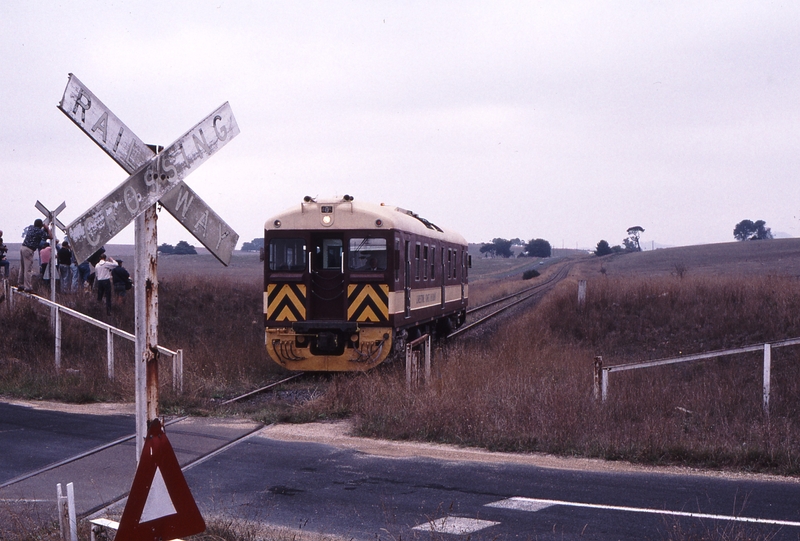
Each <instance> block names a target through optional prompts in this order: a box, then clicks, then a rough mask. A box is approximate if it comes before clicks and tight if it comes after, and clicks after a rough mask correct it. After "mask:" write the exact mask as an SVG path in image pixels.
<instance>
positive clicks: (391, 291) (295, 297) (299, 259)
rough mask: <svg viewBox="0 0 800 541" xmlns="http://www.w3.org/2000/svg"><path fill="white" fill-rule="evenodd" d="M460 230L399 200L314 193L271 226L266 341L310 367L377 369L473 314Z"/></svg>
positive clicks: (277, 353) (287, 361) (287, 359)
mask: <svg viewBox="0 0 800 541" xmlns="http://www.w3.org/2000/svg"><path fill="white" fill-rule="evenodd" d="M468 267H469V255H468V253H467V243H466V241H465V240H464V237H462V236H461V235H459V234H457V233H454V232H450V231H446V230H443V229H442V228H440V227H438V226H436V225H435V224H433V223H432V222H430V221H428V220H426V219H424V218H422V217H420V216H418V215H417V214H415V213H413V212H411V211H408V210H404V209H401V208H398V207H394V206H387V205H384V204H380V205H377V204H370V203H364V202H360V201H355V200H354V199H353V197H351V196H347V195H346V196H344V197H343V198H337V199H327V200H321V199H319V200H318V199H314V198H311V197H305V198H304V200H303V201H302V202H301V203H300V205H299V207H294V208H292V209H290V210H288V211H286V212H284V213H282V214H278V215H277V216H274V217H272V218H270V219H269V220H267V222H266V223H265V225H264V318H265V327H266V331H265V341H266V347H267V351H268V352H269V355H270V357H271V358H272V360H274V361H275V362H276V363H278V364H280V365H282V366H284V367H286V368H288V369H290V370H301V371H354V370H368V369H370V368H373V367H374V366H376V365H378V364H380V363H381V362H383V361H384V360H385V359H386V358H387V357H388V356H389V355H390V354H391V353H392V352H393V351H397V352H399V351H403V349H404V348H405V344H406V343H407V342H408V341H409V340H413V339H414V338H416V337H418V336H420V335H421V334H423V333H426V332H430V333H433V334H434V335H436V334H439V335H441V334H446V333H447V332H449V331H450V330H453V329H455V328H457V327H459V326H460V325H461V324H462V323H463V322H464V320H465V318H466V310H467V299H468V295H469V287H468V281H467V274H468Z"/></svg>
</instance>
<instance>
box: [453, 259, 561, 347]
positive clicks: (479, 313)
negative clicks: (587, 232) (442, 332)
mask: <svg viewBox="0 0 800 541" xmlns="http://www.w3.org/2000/svg"><path fill="white" fill-rule="evenodd" d="M571 268H572V263H571V262H566V263H563V264H562V265H561V267H560V268H559V269H558V270H557V271H556V272H555V273H553V274H552V275H550V276H549V277H547V278H546V279H545V280H543V281H542V282H539V283H537V284H535V285H533V286H531V287H529V288H526V289H523V290H521V291H518V292H516V293H512V294H511V295H507V296H505V297H503V298H501V299H496V300H494V301H491V302H488V303H485V304H482V305H480V306H476V307H474V308H470V309H469V310H467V320H468V322H467V323H466V324H465V325H464V326H462V327H461V328H459V329H458V330H456V331H453V332H452V333H450V334H448V335H447V339H448V340H449V339H451V338H455V337H457V336H460V335H462V334H464V333H466V332H467V331H470V330H472V329H475V328H476V327H480V326H481V325H483V324H484V323H487V322H488V321H491V320H492V319H494V318H495V317H497V316H499V315H500V314H502V313H503V312H505V311H506V310H508V309H510V308H513V307H514V306H516V305H518V304H521V303H523V302H525V301H527V300H531V299H533V298H541V297H542V296H543V295H544V294H545V293H547V292H549V291H551V290H552V289H553V288H554V287H555V286H556V284H558V282H560V281H561V280H563V279H564V278H566V277H567V275H568V274H569V271H570V269H571ZM498 305H499V307H498Z"/></svg>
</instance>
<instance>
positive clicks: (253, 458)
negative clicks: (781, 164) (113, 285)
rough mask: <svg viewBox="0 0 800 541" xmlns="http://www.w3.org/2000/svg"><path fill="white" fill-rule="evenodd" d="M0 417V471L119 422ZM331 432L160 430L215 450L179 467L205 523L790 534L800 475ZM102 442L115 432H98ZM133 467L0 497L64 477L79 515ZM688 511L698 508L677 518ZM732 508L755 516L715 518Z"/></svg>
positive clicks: (85, 441) (38, 502)
mask: <svg viewBox="0 0 800 541" xmlns="http://www.w3.org/2000/svg"><path fill="white" fill-rule="evenodd" d="M0 414H2V422H3V425H2V426H4V427H7V426H11V427H14V426H17V427H19V426H22V427H23V428H22V429H20V428H17V429H10V430H5V429H4V430H5V431H3V432H0V448H2V449H3V450H4V451H5V450H6V449H12V448H11V447H7V446H6V445H7V444H8V443H9V442H12V441H14V442H16V443H14V445H15V446H16V447H13V451H12V453H7V452H3V455H2V458H0V472H3V473H2V475H3V476H4V478H5V479H6V480H7V479H10V478H12V477H18V476H19V475H20V474H21V473H23V472H24V471H30V470H34V469H37V468H39V467H40V466H41V465H42V463H43V462H46V461H48V460H52V459H60V458H64V456H66V455H68V454H70V453H73V452H75V451H85V450H86V449H87V448H89V447H91V446H93V445H94V444H96V443H97V440H98V438H99V439H101V440H102V439H103V438H100V437H98V436H91V437H90V436H87V433H88V432H94V431H93V430H91V429H87V427H92V426H96V425H97V424H98V423H106V424H109V426H117V428H116V430H117V433H119V432H124V430H125V428H126V426H127V424H126V423H129V422H131V420H130V419H129V418H127V417H125V416H122V417H121V418H117V417H116V416H105V417H104V419H100V420H98V419H97V418H96V416H87V415H77V414H67V417H66V418H62V417H61V416H60V415H59V416H53V415H52V412H46V411H45V412H36V411H30V410H27V409H24V408H23V409H22V410H20V409H16V408H4V409H0ZM54 420H55V421H54ZM331 427H334V428H335V427H336V425H326V426H325V427H323V428H325V429H327V432H326V431H325V430H323V431H322V436H315V435H314V434H315V433H314V431H313V430H311V429H309V428H306V427H297V428H294V427H290V428H281V427H266V428H261V429H259V427H258V425H256V424H254V423H250V422H247V421H241V420H220V419H187V420H185V421H181V422H179V423H176V424H175V425H172V426H171V427H169V428H168V429H167V434H168V436H169V438H170V441H171V442H172V445H173V447H174V448H175V450H176V453H177V454H178V458H179V461H180V463H181V464H182V465H185V464H191V463H193V461H194V460H196V459H197V458H198V457H201V456H205V455H207V454H208V453H210V452H212V451H214V450H219V452H218V453H217V454H214V455H212V456H210V457H209V458H208V459H206V460H203V461H199V462H194V465H193V466H190V467H189V468H188V469H186V471H185V475H186V479H187V481H188V482H189V486H190V487H191V489H192V492H193V494H194V495H195V498H196V499H197V501H198V504H199V505H200V508H201V511H202V512H203V514H204V516H205V517H206V519H207V520H209V519H213V518H214V517H216V516H234V517H238V518H243V519H250V520H255V521H259V522H265V523H270V524H274V525H282V526H286V527H289V528H301V529H302V530H304V531H307V532H322V533H326V534H336V535H341V536H344V537H347V538H349V539H364V540H366V539H370V540H375V539H385V540H397V539H401V538H404V539H423V540H427V539H443V538H452V539H467V538H469V539H470V540H483V539H493V540H494V539H578V538H581V539H631V540H633V539H636V540H640V539H665V538H669V536H668V535H667V533H668V532H673V531H674V530H676V529H677V530H680V531H684V532H689V531H694V532H698V531H702V532H714V531H723V530H724V531H725V532H727V533H728V535H729V537H734V536H733V535H731V532H734V531H735V530H736V529H738V530H741V531H745V532H750V533H751V534H755V533H761V534H762V535H766V534H768V533H774V534H775V537H774V538H773V539H776V540H777V539H781V540H783V539H800V483H798V482H794V481H786V480H772V479H767V478H759V477H753V476H738V477H737V478H734V479H725V478H723V477H721V476H709V475H686V474H683V475H681V474H676V473H652V472H645V471H641V470H638V471H637V470H636V469H630V470H629V471H612V470H611V469H610V468H604V469H603V468H601V469H603V471H597V470H596V469H594V468H592V467H588V465H589V461H578V462H577V463H575V462H570V461H552V460H551V461H548V460H546V459H541V460H540V459H538V458H532V457H530V456H523V455H503V454H487V453H479V452H475V451H469V450H458V449H454V448H451V447H444V446H433V445H410V444H396V443H380V442H378V443H376V442H370V441H368V440H363V439H358V438H347V437H343V436H339V437H335V438H332V437H331V436H330V434H331V429H332V428H331ZM254 430H255V431H254ZM292 431H295V432H300V433H303V434H304V435H303V436H302V437H294V436H291V435H290V434H292V433H293V432H292ZM334 432H335V430H334ZM115 434H116V433H115ZM29 436H30V438H29ZM240 437H243V439H241V440H239V443H237V444H235V445H232V446H229V447H224V446H225V445H226V443H227V442H229V441H232V440H234V439H236V438H240ZM105 439H107V440H112V439H114V438H112V437H111V435H110V433H109V434H107V436H106V438H105ZM300 440H305V441H300ZM26 441H27V442H29V445H27V446H26V444H25V443H24V442H26ZM38 450H41V453H38V452H37V451H38ZM54 450H58V451H54ZM11 454H14V455H15V456H13V457H11ZM570 464H572V466H570ZM575 464H577V465H578V466H579V467H575V466H574V465H575ZM133 469H134V461H133V456H132V442H127V443H122V444H119V445H115V446H113V447H112V448H110V449H108V450H105V451H103V452H100V453H95V454H92V455H90V456H88V457H85V458H83V459H81V460H79V461H77V462H75V463H71V464H69V465H64V466H60V467H58V468H55V469H53V470H49V471H47V472H45V473H42V474H40V475H37V476H34V477H32V478H30V479H26V480H25V481H21V482H18V483H14V484H11V485H9V486H5V487H3V488H0V499H2V500H5V501H6V502H7V503H8V502H14V501H16V502H23V503H24V504H25V506H26V507H24V510H25V512H28V511H31V510H32V507H31V506H36V508H35V509H36V512H37V513H40V514H42V516H46V515H48V514H52V515H53V516H54V513H55V501H54V500H55V483H56V482H62V483H66V482H69V481H75V482H76V496H77V498H78V500H79V501H78V512H79V514H85V513H88V512H89V511H90V510H92V509H96V508H97V507H99V506H101V503H102V502H107V501H111V500H114V499H116V498H119V497H120V496H123V495H124V494H125V493H126V492H127V490H128V489H129V488H130V486H129V485H130V481H131V479H132V474H133ZM0 485H2V481H0ZM119 510H120V509H119V507H117V509H116V511H117V512H119ZM112 512H114V510H113V509H112ZM697 513H700V514H702V515H705V516H702V517H696V516H695V517H689V516H685V515H687V514H697ZM733 515H737V516H738V517H739V518H740V519H744V518H746V519H749V520H754V521H760V522H752V523H746V522H742V523H735V522H731V521H730V520H722V519H721V518H720V517H730V516H733ZM443 535H444V536H445V537H443Z"/></svg>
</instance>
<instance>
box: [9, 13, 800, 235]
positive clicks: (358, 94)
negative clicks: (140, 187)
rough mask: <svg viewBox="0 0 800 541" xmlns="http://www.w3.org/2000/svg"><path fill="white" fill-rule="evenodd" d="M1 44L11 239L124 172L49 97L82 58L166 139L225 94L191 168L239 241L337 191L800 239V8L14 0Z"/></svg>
mask: <svg viewBox="0 0 800 541" xmlns="http://www.w3.org/2000/svg"><path fill="white" fill-rule="evenodd" d="M0 43H1V44H2V54H0V80H2V83H0V85H2V103H3V114H2V118H3V122H2V130H0V171H2V172H1V173H0V175H2V176H1V177H0V178H1V179H2V180H0V201H1V202H2V204H1V205H0V209H1V210H0V229H2V230H4V231H5V240H6V242H19V241H20V234H21V231H22V229H23V227H24V226H26V225H28V224H29V223H31V222H32V221H33V220H34V219H35V218H37V217H40V214H39V212H38V211H37V210H35V208H34V204H35V202H36V200H37V199H39V200H40V201H41V202H42V203H44V204H45V205H46V206H48V207H49V208H54V207H56V206H57V205H58V204H59V203H61V201H66V204H67V208H66V210H65V211H64V212H63V213H62V214H61V215H60V218H61V219H62V221H63V222H65V223H69V222H71V221H72V220H73V219H75V218H77V217H78V216H79V215H80V214H81V213H83V212H84V211H86V210H87V209H88V208H89V207H91V206H92V205H93V204H94V203H96V202H97V201H98V200H100V199H101V198H102V197H103V196H105V195H106V194H107V193H108V192H109V191H110V190H111V189H112V188H113V187H114V186H116V185H117V184H119V183H121V182H122V181H123V180H125V178H126V177H127V175H126V174H125V173H124V172H123V170H122V169H121V168H120V167H119V166H118V165H116V164H115V163H114V162H113V161H112V160H111V159H110V158H109V157H108V156H107V155H106V154H105V153H104V152H103V151H102V150H100V148H99V147H97V146H96V145H95V144H94V143H93V142H92V141H91V140H90V139H89V138H88V137H87V136H86V135H84V134H83V133H82V132H81V131H80V130H79V129H78V128H77V127H76V126H75V125H74V124H73V123H72V122H71V121H70V120H69V119H67V117H66V116H64V115H63V114H62V113H61V112H60V111H59V110H58V109H57V108H56V105H57V103H58V101H59V100H60V99H61V96H62V94H63V92H64V88H65V86H66V83H67V74H68V73H74V74H75V75H76V76H77V77H78V78H80V79H81V81H82V82H83V83H84V84H86V85H87V87H88V88H89V89H90V90H92V91H93V92H94V93H95V94H96V95H97V96H98V98H99V99H101V100H102V101H103V102H104V103H105V104H106V105H107V106H108V107H109V108H110V109H111V110H112V111H113V112H114V113H116V115H117V116H118V117H119V118H120V119H122V120H123V121H124V122H125V123H126V124H127V125H128V126H129V127H130V128H131V129H132V130H133V131H134V132H135V133H136V134H137V135H138V136H139V137H140V138H141V139H143V140H145V141H146V142H151V143H159V144H169V143H171V142H172V141H174V140H175V139H177V138H178V137H179V136H180V135H182V134H183V133H184V132H185V131H186V130H188V129H189V128H191V127H192V126H194V125H195V124H196V123H197V122H199V121H200V120H201V119H202V118H204V117H205V116H206V115H208V114H209V113H210V112H211V111H213V110H214V109H215V108H217V107H218V106H219V105H221V104H222V103H224V102H225V101H228V102H230V104H231V107H232V109H233V112H234V115H235V116H236V119H237V121H238V123H239V127H240V129H241V133H240V135H239V136H238V137H237V138H235V139H234V140H233V141H231V142H230V144H228V145H227V146H225V147H224V148H223V149H222V150H220V152H219V153H217V154H216V155H214V156H213V157H211V158H210V159H209V160H208V162H207V163H206V164H204V165H202V166H201V167H199V168H198V169H197V171H196V172H195V173H193V174H191V175H190V176H188V177H187V179H186V182H187V184H189V185H190V186H191V187H192V188H194V190H195V191H197V192H198V193H199V194H200V195H201V197H203V199H205V200H206V201H207V202H208V203H210V204H211V206H212V207H213V208H214V209H215V210H216V211H217V212H218V213H219V214H220V215H221V216H222V217H223V218H224V219H225V220H226V221H227V222H228V223H229V224H231V226H233V228H234V229H235V230H236V231H237V232H238V233H239V235H240V236H241V240H243V241H244V240H251V239H252V238H254V237H258V236H261V235H262V234H263V223H264V222H265V220H266V219H267V218H269V217H270V216H271V215H273V214H276V213H278V212H280V211H283V210H284V209H285V208H287V207H289V206H292V205H296V204H298V203H299V202H300V200H301V199H302V197H303V196H304V195H311V196H328V195H344V194H350V195H353V196H354V197H356V198H358V199H362V200H368V201H372V202H376V203H380V202H385V203H387V204H394V205H398V206H401V207H404V208H407V209H411V210H414V211H416V212H418V213H419V214H421V215H422V216H424V217H426V218H428V219H430V220H431V221H433V222H435V223H437V224H439V225H441V226H443V227H446V228H449V229H454V230H457V231H459V232H460V233H462V234H463V235H464V236H465V237H466V238H467V239H468V240H469V241H470V242H481V241H489V240H491V239H492V238H493V237H504V238H513V237H520V238H523V239H526V240H527V239H530V238H535V237H541V238H545V239H547V240H549V241H550V242H551V244H552V245H553V246H554V247H557V248H558V247H561V246H565V247H567V248H575V247H581V248H593V247H594V246H595V245H596V244H597V242H598V241H599V240H600V239H605V240H608V241H609V242H610V243H611V244H619V243H620V242H621V241H622V239H623V238H624V237H625V231H626V229H627V228H628V227H630V226H634V225H640V226H642V227H644V229H645V232H644V234H643V235H642V244H643V246H644V247H645V248H648V249H649V248H650V247H651V246H652V245H653V243H655V244H656V245H658V244H662V245H688V244H700V243H711V242H728V241H732V240H733V228H734V226H735V224H736V223H737V222H739V221H741V220H742V219H745V218H747V219H751V220H758V219H761V220H765V221H766V222H767V226H769V227H771V228H772V230H773V232H778V233H785V234H788V235H791V236H800V211H799V210H798V208H797V207H798V194H799V190H798V171H800V167H798V165H800V164H799V162H800V152H798V147H800V130H798V127H799V126H800V77H799V75H800V70H799V69H798V68H799V64H800V3H798V2H767V1H754V2H736V1H725V2H672V1H671V2H663V3H660V2H644V1H641V2H639V1H637V2H594V1H592V2H568V1H567V2H564V1H553V2H534V1H529V2H522V1H520V2H510V1H509V2H503V1H492V2H468V1H452V2H450V1H440V2H437V1H433V2H431V1H424V2H409V1H405V2H380V1H373V2H366V1H364V2H360V1H347V2H344V1H342V2H331V1H324V2H262V1H252V2H245V1H228V0H217V1H215V2H206V1H203V0H193V1H191V2H188V1H187V2H136V1H131V0H125V1H121V2H117V1H94V0H84V1H82V2H79V3H75V2H44V1H41V2H38V1H37V2H28V1H24V2H23V1H9V0H6V1H4V2H3V3H2V5H0ZM158 227H159V243H161V242H168V243H171V244H174V243H177V242H178V241H179V240H188V241H189V242H190V243H192V244H195V245H198V246H199V243H197V242H196V241H194V239H193V238H192V237H191V236H190V235H189V233H188V232H187V231H185V230H184V229H183V228H182V226H181V225H179V224H178V223H177V222H176V221H175V220H174V219H173V218H172V217H171V216H170V215H169V214H167V213H166V212H162V213H161V214H160V219H159V225H158ZM132 241H133V226H129V227H128V228H127V229H126V230H125V231H123V232H122V233H121V234H120V235H119V236H118V237H117V238H115V240H114V241H113V242H115V243H116V242H120V243H127V242H132Z"/></svg>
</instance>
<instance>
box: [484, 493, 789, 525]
mask: <svg viewBox="0 0 800 541" xmlns="http://www.w3.org/2000/svg"><path fill="white" fill-rule="evenodd" d="M552 505H563V506H566V507H584V508H587V509H604V510H606V511H627V512H629V513H649V514H652V515H670V516H674V517H689V518H705V519H711V520H727V521H731V522H749V523H754V524H771V525H777V526H793V527H800V522H794V521H790V520H773V519H768V518H755V517H737V516H731V515H710V514H706V513H689V512H686V511H669V510H666V509H647V508H642V507H625V506H620V505H603V504H597V503H580V502H567V501H562V500H540V499H535V498H523V497H514V498H508V499H507V500H500V501H497V502H492V503H488V504H486V507H500V508H505V509H519V510H524V511H539V510H541V509H544V508H545V507H550V506H552Z"/></svg>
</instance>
